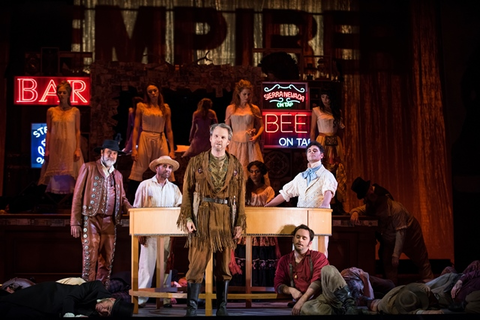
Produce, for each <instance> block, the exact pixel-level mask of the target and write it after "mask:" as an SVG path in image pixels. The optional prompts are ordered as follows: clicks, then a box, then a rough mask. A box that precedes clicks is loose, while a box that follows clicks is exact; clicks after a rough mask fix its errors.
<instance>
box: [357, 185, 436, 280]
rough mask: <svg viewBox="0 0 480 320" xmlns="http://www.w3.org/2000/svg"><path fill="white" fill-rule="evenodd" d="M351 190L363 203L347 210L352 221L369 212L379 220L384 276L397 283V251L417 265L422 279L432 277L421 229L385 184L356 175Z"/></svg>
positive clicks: (430, 278)
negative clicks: (382, 185) (383, 185)
mask: <svg viewBox="0 0 480 320" xmlns="http://www.w3.org/2000/svg"><path fill="white" fill-rule="evenodd" d="M352 190H353V191H355V192H356V193H357V197H358V198H359V199H362V198H363V199H364V203H365V204H364V205H363V206H360V207H357V208H354V209H352V210H351V211H350V219H351V220H352V222H354V223H357V222H358V216H361V215H370V216H375V217H377V218H378V220H379V231H380V239H379V241H380V248H379V253H378V255H379V257H380V259H381V260H382V262H383V268H384V273H385V277H386V278H387V279H390V280H392V281H393V282H394V283H395V284H397V278H398V264H399V259H400V255H401V254H402V253H404V254H405V255H406V256H408V257H409V258H410V259H411V260H412V262H413V263H414V264H415V265H416V266H417V267H418V269H419V273H420V277H421V280H423V281H424V282H427V281H430V280H432V279H433V278H434V276H433V272H432V268H431V265H430V261H429V260H428V252H427V247H426V246H425V240H424V239H423V232H422V228H421V226H420V223H419V222H418V220H417V219H416V218H415V217H414V216H413V215H411V214H410V213H409V212H408V211H407V209H406V208H405V207H404V206H403V205H402V204H401V203H400V202H397V201H394V200H393V197H392V196H391V195H390V192H388V191H387V190H386V189H385V188H383V187H381V186H379V185H377V184H374V185H372V186H370V181H365V180H363V179H362V178H357V179H355V181H354V183H353V184H352Z"/></svg>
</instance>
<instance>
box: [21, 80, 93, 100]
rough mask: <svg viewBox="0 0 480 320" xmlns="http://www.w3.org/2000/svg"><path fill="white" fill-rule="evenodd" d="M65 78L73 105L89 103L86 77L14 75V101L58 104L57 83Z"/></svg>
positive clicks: (88, 85) (88, 81)
mask: <svg viewBox="0 0 480 320" xmlns="http://www.w3.org/2000/svg"><path fill="white" fill-rule="evenodd" d="M62 80H67V81H68V82H69V83H70V85H71V86H72V95H71V97H70V101H71V103H72V105H75V106H88V105H90V78H88V77H68V78H65V77H15V85H14V95H13V97H14V103H15V104H24V105H56V104H58V102H59V101H58V97H57V85H58V83H60V82H61V81H62Z"/></svg>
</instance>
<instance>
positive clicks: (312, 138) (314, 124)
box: [310, 110, 317, 141]
mask: <svg viewBox="0 0 480 320" xmlns="http://www.w3.org/2000/svg"><path fill="white" fill-rule="evenodd" d="M316 138H317V114H316V113H315V112H314V111H313V110H312V120H311V122H310V141H315V140H316Z"/></svg>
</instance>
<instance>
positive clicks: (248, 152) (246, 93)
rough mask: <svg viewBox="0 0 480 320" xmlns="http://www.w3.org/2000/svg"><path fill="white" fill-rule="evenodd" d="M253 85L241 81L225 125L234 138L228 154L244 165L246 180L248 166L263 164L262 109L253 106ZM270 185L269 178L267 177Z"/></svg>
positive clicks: (236, 87)
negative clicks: (261, 142) (252, 163)
mask: <svg viewBox="0 0 480 320" xmlns="http://www.w3.org/2000/svg"><path fill="white" fill-rule="evenodd" d="M252 89H253V86H252V84H251V83H250V82H249V81H247V80H240V81H239V82H238V83H237V84H236V86H235V91H234V93H233V101H232V103H231V104H230V105H229V106H228V107H227V110H226V112H225V123H226V124H228V125H229V126H230V127H231V128H232V131H233V137H232V140H231V141H230V144H229V145H228V152H230V153H231V154H233V155H234V156H235V157H237V159H238V160H239V161H240V163H241V164H242V165H243V168H244V173H245V178H247V176H248V174H247V173H248V172H247V165H248V164H249V163H250V162H252V161H255V160H258V161H261V162H263V155H262V150H261V148H260V143H259V142H260V136H261V135H262V133H263V130H264V125H263V120H262V113H261V112H260V108H259V107H257V106H256V105H254V104H252V102H251V100H252ZM266 181H267V185H269V184H270V183H269V180H268V177H266Z"/></svg>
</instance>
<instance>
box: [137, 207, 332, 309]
mask: <svg viewBox="0 0 480 320" xmlns="http://www.w3.org/2000/svg"><path fill="white" fill-rule="evenodd" d="M179 213H180V208H132V209H130V210H129V214H130V235H131V236H132V290H131V291H130V295H131V296H132V301H133V302H134V304H135V311H134V312H138V297H139V296H147V297H156V298H186V293H183V292H182V293H172V292H159V291H158V289H155V288H149V289H139V288H138V236H158V247H159V248H163V245H164V239H165V237H175V236H177V237H178V236H186V234H185V233H184V232H182V231H181V230H179V229H178V228H177V225H176V221H177V219H178V216H179ZM245 214H246V217H247V229H246V230H245V231H244V236H245V237H246V241H247V243H246V266H245V270H246V277H245V281H246V284H247V285H246V288H245V293H229V295H228V298H229V299H247V300H250V299H276V298H277V294H276V293H254V292H252V288H251V280H252V247H251V243H252V236H277V237H280V236H290V235H291V233H292V231H293V230H294V229H295V227H296V226H298V225H300V224H305V225H307V226H309V227H310V228H311V229H312V230H314V231H315V235H317V236H319V235H321V236H330V235H331V234H332V215H331V210H330V209H313V208H264V207H246V208H245ZM157 254H158V256H157V261H158V263H157V275H160V276H159V277H157V288H158V287H160V284H162V283H163V281H164V279H163V275H164V274H165V270H164V263H163V261H164V258H165V257H164V256H163V250H158V252H157ZM212 261H213V259H210V262H209V263H208V265H207V270H206V271H205V293H203V294H200V298H202V299H205V315H206V316H211V315H212V300H213V299H215V294H214V293H213V262H212Z"/></svg>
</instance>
